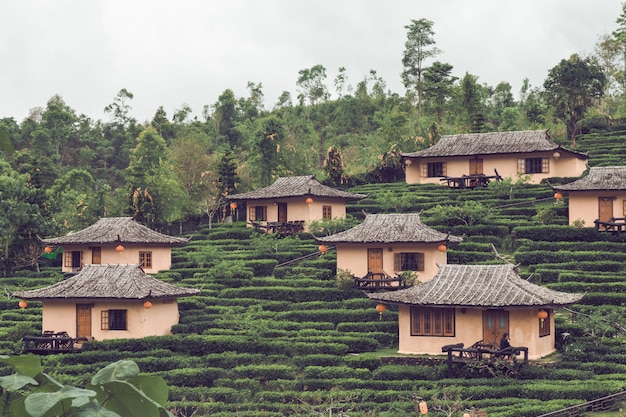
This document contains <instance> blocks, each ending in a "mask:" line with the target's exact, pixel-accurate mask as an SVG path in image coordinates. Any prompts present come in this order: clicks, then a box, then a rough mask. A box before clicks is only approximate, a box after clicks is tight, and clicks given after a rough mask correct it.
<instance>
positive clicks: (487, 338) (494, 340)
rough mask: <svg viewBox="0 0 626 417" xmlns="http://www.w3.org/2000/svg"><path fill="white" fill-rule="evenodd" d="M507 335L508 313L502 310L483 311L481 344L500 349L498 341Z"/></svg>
mask: <svg viewBox="0 0 626 417" xmlns="http://www.w3.org/2000/svg"><path fill="white" fill-rule="evenodd" d="M504 333H509V312H508V311H504V310H485V311H483V343H491V344H493V345H494V346H497V347H498V349H499V348H500V339H501V338H502V335H503V334H504Z"/></svg>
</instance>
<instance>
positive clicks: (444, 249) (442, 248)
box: [437, 243, 448, 252]
mask: <svg viewBox="0 0 626 417" xmlns="http://www.w3.org/2000/svg"><path fill="white" fill-rule="evenodd" d="M437 249H438V250H439V252H445V251H446V250H448V248H447V247H446V245H444V244H443V243H442V244H441V245H439V247H437Z"/></svg>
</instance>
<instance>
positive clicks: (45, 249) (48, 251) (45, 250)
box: [43, 246, 52, 253]
mask: <svg viewBox="0 0 626 417" xmlns="http://www.w3.org/2000/svg"><path fill="white" fill-rule="evenodd" d="M43 251H44V252H45V253H52V248H51V247H50V246H46V247H45V248H43Z"/></svg>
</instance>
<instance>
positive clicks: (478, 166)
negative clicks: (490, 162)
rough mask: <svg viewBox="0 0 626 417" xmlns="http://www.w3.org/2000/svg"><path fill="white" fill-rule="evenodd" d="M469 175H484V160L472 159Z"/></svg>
mask: <svg viewBox="0 0 626 417" xmlns="http://www.w3.org/2000/svg"><path fill="white" fill-rule="evenodd" d="M469 174H470V175H478V174H483V160H482V159H480V158H474V159H470V161H469Z"/></svg>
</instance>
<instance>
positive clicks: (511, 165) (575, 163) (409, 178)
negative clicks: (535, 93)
mask: <svg viewBox="0 0 626 417" xmlns="http://www.w3.org/2000/svg"><path fill="white" fill-rule="evenodd" d="M480 157H481V158H482V159H483V174H485V175H488V176H491V175H495V170H497V171H498V174H500V175H501V176H502V178H512V179H513V180H517V179H519V178H522V177H526V176H528V177H529V179H530V180H529V182H530V183H531V184H539V183H540V182H541V180H544V179H546V178H551V177H578V176H580V175H582V173H583V172H584V171H585V169H586V168H587V167H586V160H585V159H581V158H577V157H576V156H575V155H572V154H569V153H566V152H565V151H564V152H561V153H560V154H559V158H558V159H557V158H555V157H554V155H553V152H536V153H525V154H523V153H522V154H508V155H485V156H480ZM525 158H549V162H550V168H549V172H547V173H538V174H518V159H525ZM470 159H474V156H454V157H437V158H417V159H409V160H410V161H411V164H410V165H409V164H407V165H406V182H407V184H445V182H443V181H441V178H443V177H422V176H421V174H422V168H421V166H422V165H427V164H428V163H429V162H445V163H446V175H447V176H448V177H461V176H463V175H468V174H469V164H470V163H469V160H470Z"/></svg>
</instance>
